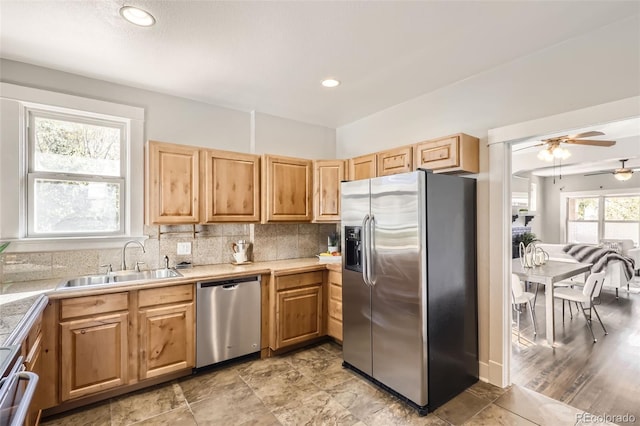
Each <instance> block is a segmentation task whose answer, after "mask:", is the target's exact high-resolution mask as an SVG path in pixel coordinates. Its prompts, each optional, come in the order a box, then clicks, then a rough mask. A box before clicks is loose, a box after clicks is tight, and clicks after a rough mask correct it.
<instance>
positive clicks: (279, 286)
mask: <svg viewBox="0 0 640 426" xmlns="http://www.w3.org/2000/svg"><path fill="white" fill-rule="evenodd" d="M322 273H323V272H322V271H313V272H304V273H302V274H291V275H282V276H279V277H276V291H281V290H287V289H290V288H296V287H304V286H307V285H311V284H321V283H322Z"/></svg>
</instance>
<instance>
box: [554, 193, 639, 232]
mask: <svg viewBox="0 0 640 426" xmlns="http://www.w3.org/2000/svg"><path fill="white" fill-rule="evenodd" d="M602 239H631V240H633V241H634V243H635V244H636V245H638V243H639V242H640V195H637V194H629V195H610V196H609V195H599V196H588V197H571V198H568V199H567V242H569V243H590V244H597V243H598V242H599V241H600V240H602Z"/></svg>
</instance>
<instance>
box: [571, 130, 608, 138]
mask: <svg viewBox="0 0 640 426" xmlns="http://www.w3.org/2000/svg"><path fill="white" fill-rule="evenodd" d="M602 135H604V133H602V132H599V131H597V130H591V131H590V132H582V133H577V134H575V135H571V136H567V139H577V138H590V137H591V136H602Z"/></svg>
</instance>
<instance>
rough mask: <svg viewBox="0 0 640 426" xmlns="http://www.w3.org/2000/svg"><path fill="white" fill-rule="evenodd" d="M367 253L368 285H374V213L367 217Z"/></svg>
mask: <svg viewBox="0 0 640 426" xmlns="http://www.w3.org/2000/svg"><path fill="white" fill-rule="evenodd" d="M368 228H369V253H368V256H369V258H368V259H367V268H369V270H368V271H367V276H368V278H369V285H370V286H374V285H376V277H375V256H374V253H375V249H376V237H375V231H376V217H375V216H374V215H371V217H369V226H368Z"/></svg>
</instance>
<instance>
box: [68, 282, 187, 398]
mask: <svg viewBox="0 0 640 426" xmlns="http://www.w3.org/2000/svg"><path fill="white" fill-rule="evenodd" d="M193 287H194V285H193V284H182V285H174V286H168V287H158V288H150V289H143V290H139V291H136V290H132V291H125V292H118V293H109V294H101V295H96V296H83V297H75V298H68V299H62V300H60V302H59V305H60V309H59V318H60V319H59V321H60V322H59V327H58V328H59V335H60V363H59V371H60V391H59V393H60V398H59V401H61V402H65V401H69V400H74V399H76V398H82V397H87V396H91V395H94V394H96V393H100V392H103V391H106V390H110V389H115V388H118V387H121V386H125V385H135V384H137V383H138V382H140V381H143V380H146V379H151V378H159V377H161V376H163V375H167V374H171V373H176V372H178V373H179V372H180V370H186V371H190V370H189V369H190V368H191V367H193V366H194V365H195V313H194V309H195V304H194V288H193Z"/></svg>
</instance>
